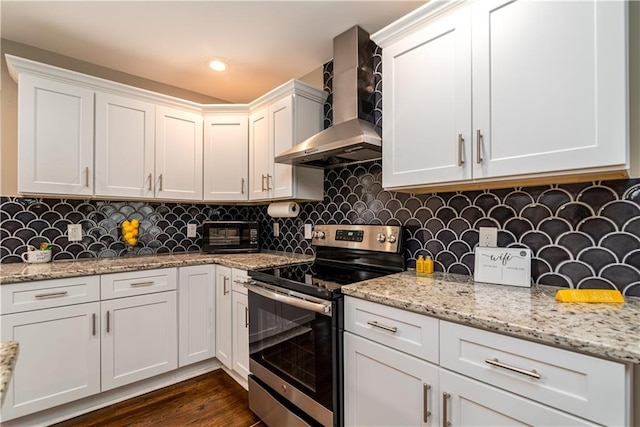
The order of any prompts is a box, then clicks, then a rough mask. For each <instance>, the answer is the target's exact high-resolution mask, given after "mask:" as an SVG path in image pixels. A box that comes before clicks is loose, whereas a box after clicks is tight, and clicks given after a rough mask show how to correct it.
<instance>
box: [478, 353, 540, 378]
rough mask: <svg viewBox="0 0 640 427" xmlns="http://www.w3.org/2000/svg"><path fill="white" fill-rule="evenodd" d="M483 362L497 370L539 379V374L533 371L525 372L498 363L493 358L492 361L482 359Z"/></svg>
mask: <svg viewBox="0 0 640 427" xmlns="http://www.w3.org/2000/svg"><path fill="white" fill-rule="evenodd" d="M484 361H485V363H488V364H489V365H492V366H497V367H498V368H502V369H507V370H509V371H513V372H517V373H519V374H522V375H526V376H528V377H531V378H535V379H537V380H539V379H540V378H541V377H540V374H539V373H537V372H536V370H535V369H532V370H530V371H527V370H524V369H521V368H517V367H515V366H511V365H507V364H506V363H502V362H499V361H498V359H495V358H494V359H484Z"/></svg>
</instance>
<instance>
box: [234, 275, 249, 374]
mask: <svg viewBox="0 0 640 427" xmlns="http://www.w3.org/2000/svg"><path fill="white" fill-rule="evenodd" d="M231 279H232V282H233V284H232V285H231V287H232V289H233V308H232V310H231V311H232V313H233V321H232V326H231V328H232V331H233V356H232V361H233V370H234V371H235V372H237V373H238V374H239V375H240V376H241V377H242V378H243V379H244V380H247V378H248V377H249V300H248V295H247V294H248V292H247V288H245V287H244V284H245V283H247V282H248V281H249V276H248V274H247V272H246V271H245V270H239V269H237V268H234V269H233V270H232V271H231Z"/></svg>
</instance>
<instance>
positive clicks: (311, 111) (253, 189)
mask: <svg viewBox="0 0 640 427" xmlns="http://www.w3.org/2000/svg"><path fill="white" fill-rule="evenodd" d="M325 98H326V93H324V92H323V91H320V90H317V89H315V88H312V87H310V86H307V85H305V84H303V83H301V82H298V81H295V80H294V81H291V82H289V83H287V84H285V85H283V86H281V87H279V88H277V89H275V90H274V91H272V92H270V93H269V94H267V95H265V96H264V97H262V98H260V100H258V101H256V102H255V103H254V104H253V105H252V108H251V115H250V116H249V185H250V190H249V200H277V199H291V198H296V199H304V200H322V197H323V191H324V187H323V177H324V172H323V171H322V170H321V169H314V168H308V167H295V166H291V165H285V164H279V163H275V162H274V157H276V156H277V155H278V154H280V153H282V152H284V151H286V150H288V149H289V148H291V147H293V146H294V145H296V144H298V143H299V142H302V141H304V140H305V139H307V138H309V137H311V136H312V135H314V134H316V133H318V132H320V131H321V130H322V128H323V121H322V112H323V108H324V99H325Z"/></svg>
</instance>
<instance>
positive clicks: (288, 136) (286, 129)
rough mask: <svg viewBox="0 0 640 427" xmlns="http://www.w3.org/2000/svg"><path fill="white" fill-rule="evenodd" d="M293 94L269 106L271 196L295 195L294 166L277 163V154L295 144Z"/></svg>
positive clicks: (268, 186) (268, 181)
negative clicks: (275, 160)
mask: <svg viewBox="0 0 640 427" xmlns="http://www.w3.org/2000/svg"><path fill="white" fill-rule="evenodd" d="M293 118H294V111H293V95H289V96H287V97H285V98H283V99H281V100H279V101H277V102H275V103H273V104H271V105H270V106H269V121H270V125H271V131H270V132H269V134H270V136H271V137H272V138H273V140H272V141H271V143H270V144H269V149H270V153H269V159H270V160H271V162H272V168H273V172H272V173H270V174H269V179H268V180H267V189H268V190H269V196H270V197H271V198H283V197H291V196H292V195H293V166H291V165H285V164H282V163H275V162H274V161H273V159H274V158H275V156H276V155H278V154H280V153H282V152H284V151H286V150H288V149H289V148H291V147H293V145H294V139H293V138H294V127H293V126H294V123H293Z"/></svg>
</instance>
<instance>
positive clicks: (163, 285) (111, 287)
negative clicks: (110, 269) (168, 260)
mask: <svg viewBox="0 0 640 427" xmlns="http://www.w3.org/2000/svg"><path fill="white" fill-rule="evenodd" d="M177 281H178V280H177V270H176V269H175V268H162V269H158V270H145V271H131V272H127V273H115V274H104V275H102V276H100V287H101V292H102V294H101V295H102V299H103V300H105V299H112V298H121V297H128V296H132V295H143V294H150V293H154V292H162V291H170V290H174V289H176V285H177Z"/></svg>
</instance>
